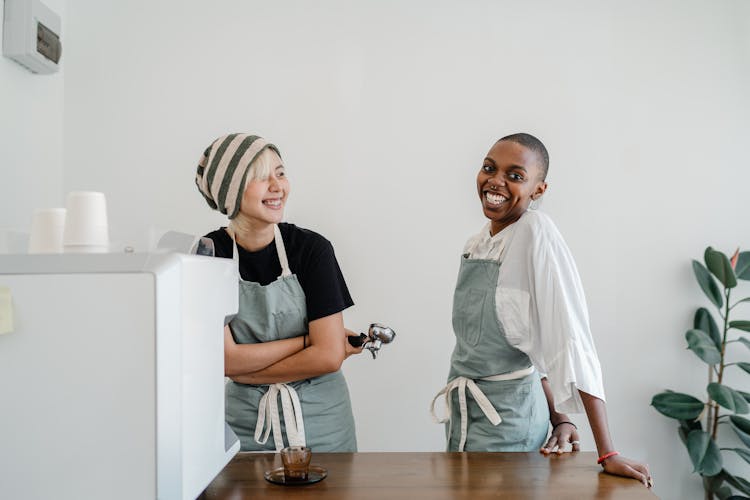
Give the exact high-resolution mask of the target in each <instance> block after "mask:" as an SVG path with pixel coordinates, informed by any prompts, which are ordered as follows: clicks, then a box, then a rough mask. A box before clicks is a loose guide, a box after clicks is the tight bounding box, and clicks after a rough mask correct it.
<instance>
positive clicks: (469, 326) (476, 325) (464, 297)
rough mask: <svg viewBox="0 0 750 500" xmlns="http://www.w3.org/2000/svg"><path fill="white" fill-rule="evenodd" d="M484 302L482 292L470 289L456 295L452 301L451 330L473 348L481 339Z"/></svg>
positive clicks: (485, 294)
mask: <svg viewBox="0 0 750 500" xmlns="http://www.w3.org/2000/svg"><path fill="white" fill-rule="evenodd" d="M486 300H487V293H486V292H485V291H484V290H477V289H470V290H468V292H467V293H461V294H458V293H457V294H456V296H455V298H454V301H453V329H454V331H455V332H456V336H457V337H459V338H460V339H462V340H464V341H465V342H467V343H468V344H470V345H473V346H475V345H477V344H478V343H479V340H480V339H481V337H482V327H483V326H484V325H483V323H484V304H485V302H486Z"/></svg>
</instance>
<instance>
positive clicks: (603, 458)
mask: <svg viewBox="0 0 750 500" xmlns="http://www.w3.org/2000/svg"><path fill="white" fill-rule="evenodd" d="M619 454H620V452H619V451H610V452H609V453H605V454H604V455H602V456H601V457H599V460H597V461H596V463H598V464H599V465H601V463H602V462H604V461H605V460H607V459H608V458H610V457H614V456H615V455H619Z"/></svg>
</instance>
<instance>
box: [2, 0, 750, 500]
mask: <svg viewBox="0 0 750 500" xmlns="http://www.w3.org/2000/svg"><path fill="white" fill-rule="evenodd" d="M67 10H68V12H67V17H68V20H67V26H68V28H67V29H68V33H67V44H66V64H67V76H66V83H65V105H66V114H65V137H64V139H65V179H64V190H65V191H69V190H73V189H97V190H102V191H104V192H105V193H106V194H107V196H108V200H109V209H110V226H111V231H112V237H113V239H114V240H115V241H117V242H119V243H120V244H122V245H125V244H132V245H135V246H136V247H137V248H139V249H144V248H146V247H147V245H148V242H149V233H150V231H152V229H153V228H156V229H168V228H172V229H178V230H183V231H187V232H192V233H204V232H207V231H209V230H211V229H213V228H214V227H215V226H217V225H218V224H220V223H221V222H222V220H223V218H222V217H220V216H218V215H216V214H214V213H211V212H210V211H209V209H208V207H207V206H206V205H205V203H204V201H203V200H202V198H201V196H200V195H199V194H198V192H197V190H196V189H195V187H194V185H193V175H194V171H195V166H196V164H197V161H198V157H199V155H200V154H201V152H202V150H203V149H204V148H205V146H206V145H208V143H209V142H210V141H211V140H212V139H214V138H215V137H216V136H218V135H221V134H223V133H227V132H233V131H245V132H252V133H259V134H261V135H264V136H265V137H267V138H269V139H270V140H272V141H273V142H275V143H276V144H277V145H278V146H279V147H280V149H281V151H282V154H283V157H284V159H285V160H286V162H287V165H288V169H289V174H290V177H291V181H292V190H293V191H292V197H291V200H290V205H289V208H288V212H287V216H288V217H287V218H288V220H290V221H292V222H295V223H297V224H299V225H302V226H306V227H310V228H313V229H315V230H317V231H319V232H321V233H322V234H324V235H326V236H327V237H328V238H329V239H331V240H332V241H333V242H334V245H335V248H336V251H337V255H338V257H339V260H340V263H341V265H342V268H343V270H344V273H345V276H346V278H347V281H348V284H349V287H350V289H351V291H352V294H353V296H354V298H355V300H356V303H357V305H356V306H355V307H354V308H352V309H351V310H349V311H348V312H347V313H346V318H347V323H348V325H349V326H350V327H353V328H356V329H364V328H365V327H366V325H367V324H368V323H369V322H371V321H380V322H384V323H387V324H389V325H391V326H393V328H395V329H396V330H397V332H398V335H399V336H398V338H397V341H396V342H395V343H394V344H393V345H391V346H387V347H386V348H385V349H384V350H383V352H382V355H381V357H380V358H379V359H378V360H377V361H372V360H371V359H368V355H366V354H365V355H363V356H362V357H361V358H359V359H352V360H349V361H348V362H347V364H346V373H347V376H348V379H349V382H350V388H351V391H352V393H353V396H352V399H353V402H354V411H355V414H356V419H357V423H358V436H359V443H360V449H361V450H364V451H371V450H440V449H442V448H443V446H444V445H443V431H442V428H441V427H440V426H437V425H434V424H432V423H431V421H430V418H429V415H428V412H427V409H428V406H429V402H430V400H431V398H432V396H433V394H434V393H435V392H436V391H437V390H438V389H439V388H440V387H441V385H442V384H443V382H444V380H445V377H446V375H447V369H448V359H449V356H450V352H451V349H452V346H453V339H452V333H451V327H450V309H451V307H450V305H451V294H452V287H453V285H454V282H455V275H456V271H457V267H458V259H459V253H460V250H461V248H462V245H463V243H464V240H465V239H466V237H467V236H469V235H470V234H471V233H473V232H475V231H477V230H478V229H479V227H480V226H481V224H482V223H483V219H482V214H481V210H480V207H479V203H478V202H477V199H476V198H477V196H476V194H475V187H474V179H475V175H476V172H477V169H478V168H479V165H480V162H481V160H482V158H483V156H484V154H485V153H486V151H487V150H488V148H489V147H490V145H491V143H492V142H493V140H494V139H496V138H498V137H499V136H501V135H504V134H507V133H512V132H516V131H528V132H531V133H533V134H535V135H537V136H539V137H540V138H541V139H542V140H543V141H544V142H545V143H546V144H547V146H548V148H549V150H550V152H551V158H552V163H551V169H550V176H549V183H550V188H549V190H548V194H547V196H546V200H545V202H544V206H543V209H544V210H546V211H547V212H549V213H550V214H551V215H552V216H553V218H554V219H555V220H556V222H557V224H558V225H559V227H560V229H561V231H562V232H563V234H564V235H565V237H566V239H567V241H568V243H569V245H570V247H571V248H572V251H573V252H574V255H575V256H576V257H577V262H578V265H579V268H580V273H581V275H582V278H583V282H584V285H585V288H586V292H587V295H588V300H589V306H590V310H591V320H592V324H593V329H594V332H595V339H596V343H597V346H598V348H599V354H600V358H601V361H602V364H603V369H604V376H605V386H606V390H607V393H608V408H609V414H610V423H611V427H612V434H613V437H614V440H615V443H616V445H617V447H618V449H619V450H620V451H621V452H623V454H625V455H628V456H631V457H633V458H636V459H639V460H643V461H647V462H649V463H650V465H651V467H652V470H653V473H654V477H655V480H656V492H657V494H659V495H660V496H662V497H664V498H696V499H697V498H701V493H700V485H699V481H698V480H697V479H696V477H694V476H692V475H690V471H691V470H692V467H691V466H690V464H689V460H688V458H687V454H686V453H685V452H684V449H683V447H682V445H681V444H680V443H679V441H678V439H677V435H676V431H675V425H674V423H673V422H672V421H669V420H667V419H666V418H664V417H662V416H660V415H659V414H657V413H656V412H655V411H654V410H653V409H652V408H651V407H649V403H650V400H651V397H652V396H653V395H654V394H655V393H657V392H660V391H662V390H663V389H664V388H672V389H675V390H684V391H688V392H692V393H695V394H696V395H699V394H701V387H702V386H703V385H704V384H705V373H704V372H705V370H704V369H703V368H702V367H701V363H700V362H699V361H697V360H696V359H695V358H694V356H693V355H692V354H691V353H689V352H687V351H686V350H685V349H684V340H683V334H684V331H685V330H686V329H687V328H688V327H689V326H690V322H691V318H692V314H693V310H694V308H696V307H698V306H699V305H702V304H705V302H706V301H705V300H704V299H703V297H702V295H701V292H700V291H699V289H698V288H697V286H695V285H694V283H693V279H692V276H691V269H690V259H692V258H700V256H701V255H702V252H703V249H704V248H705V247H706V246H707V245H709V244H710V245H714V246H716V247H718V248H720V249H723V250H725V251H732V250H733V249H734V248H735V247H736V246H738V245H739V246H741V247H743V248H750V231H749V230H750V224H748V222H747V213H748V212H750V201H749V198H748V197H747V196H746V186H747V185H748V183H750V168H748V161H747V155H746V143H747V136H748V131H749V130H750V94H748V92H747V89H748V88H750V64H748V63H750V3H748V2H744V1H742V0H735V1H728V0H727V1H720V2H711V1H708V0H706V1H682V0H672V1H666V0H664V1H661V2H651V1H645V0H640V1H634V2H627V3H625V2H613V1H610V2H601V1H594V0H592V1H576V2H566V3H564V5H563V3H558V2H511V1H503V2H498V1H472V2H461V3H458V2H448V1H427V0H423V1H412V2H400V1H393V0H390V1H379V2H347V1H343V0H341V1H324V2H305V1H301V0H300V1H287V2H281V3H278V2H277V3H271V2H257V1H244V0H243V1H240V0H223V1H218V2H205V1H197V0H192V1H180V2H177V1H172V2H165V1H162V2H147V1H144V0H141V1H132V2H113V1H110V2H101V1H98V0H68V8H67ZM6 64H8V63H6ZM2 71H3V72H4V74H5V73H8V72H9V71H10V70H9V69H8V68H7V67H5V66H3V67H2ZM17 78H19V79H21V78H26V75H18V76H17ZM29 78H30V77H29ZM3 85H6V84H5V83H3ZM18 85H19V86H20V85H21V84H20V83H18ZM17 92H18V93H23V94H24V95H25V96H27V97H28V95H29V94H27V93H26V91H22V90H18V91H17ZM17 116H19V117H20V116H21V113H20V112H18V113H17ZM4 126H5V127H8V125H7V124H5V125H4ZM26 140H28V139H26ZM3 141H4V142H5V141H6V139H5V138H3ZM52 142H53V144H56V148H57V149H55V148H53V149H52V151H51V152H50V150H49V149H46V150H45V151H46V154H51V155H52V156H54V155H55V154H56V153H58V152H59V141H52ZM37 154H41V153H37ZM3 185H4V186H5V184H4V183H3ZM2 189H3V192H6V191H7V192H10V191H12V192H16V191H18V189H17V188H16V187H14V189H13V190H11V189H9V188H7V187H4V188H2ZM3 203H4V204H6V205H7V204H8V202H7V201H5V200H3ZM16 204H17V203H11V204H10V205H11V206H13V207H14V208H15V205H16ZM4 206H5V205H4ZM747 311H748V310H747V309H746V310H745V312H747ZM745 354H746V353H745ZM747 380H748V379H747V378H741V377H738V378H737V384H739V385H737V387H739V388H742V389H744V390H746V391H747V390H748V383H747ZM742 385H744V388H743V387H742ZM575 420H576V422H578V423H579V424H580V425H581V427H582V428H584V434H585V436H584V440H585V441H584V448H585V449H588V450H591V449H593V441H592V439H591V436H590V434H589V431H588V430H587V427H586V425H585V418H584V417H583V416H575ZM738 467H739V469H735V470H737V472H739V473H741V474H744V475H745V476H746V477H747V475H748V467H747V464H741V465H739V466H738ZM742 467H744V469H742Z"/></svg>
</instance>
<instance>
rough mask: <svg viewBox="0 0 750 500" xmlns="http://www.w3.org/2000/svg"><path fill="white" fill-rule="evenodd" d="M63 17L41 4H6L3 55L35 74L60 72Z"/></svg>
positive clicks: (13, 0)
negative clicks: (61, 20) (61, 18)
mask: <svg viewBox="0 0 750 500" xmlns="http://www.w3.org/2000/svg"><path fill="white" fill-rule="evenodd" d="M60 26H61V23H60V16H59V15H57V14H56V13H55V12H53V11H52V10H50V9H49V8H48V7H47V6H46V5H44V4H43V3H42V2H40V1H39V0H5V14H4V18H3V55H5V56H6V57H9V58H11V59H13V60H15V61H16V62H18V63H19V64H21V65H23V66H25V67H26V68H28V69H29V70H30V71H32V72H33V73H54V72H56V71H57V70H58V68H59V64H60V56H61V55H62V43H61V41H60Z"/></svg>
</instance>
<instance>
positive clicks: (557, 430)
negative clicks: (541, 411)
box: [539, 413, 581, 455]
mask: <svg viewBox="0 0 750 500" xmlns="http://www.w3.org/2000/svg"><path fill="white" fill-rule="evenodd" d="M550 422H551V423H552V426H553V427H552V435H550V437H549V439H548V440H547V443H545V445H544V446H542V448H541V449H540V450H539V451H541V452H542V453H543V454H545V455H549V454H550V453H557V454H558V455H560V454H562V453H563V452H565V448H566V447H567V445H568V443H570V444H571V445H572V448H571V450H570V451H580V449H581V446H580V444H579V443H580V441H579V440H578V429H577V428H576V426H575V425H573V423H572V422H571V421H570V419H569V418H568V416H567V415H565V414H564V413H556V414H555V415H554V416H552V417H551V418H550Z"/></svg>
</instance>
